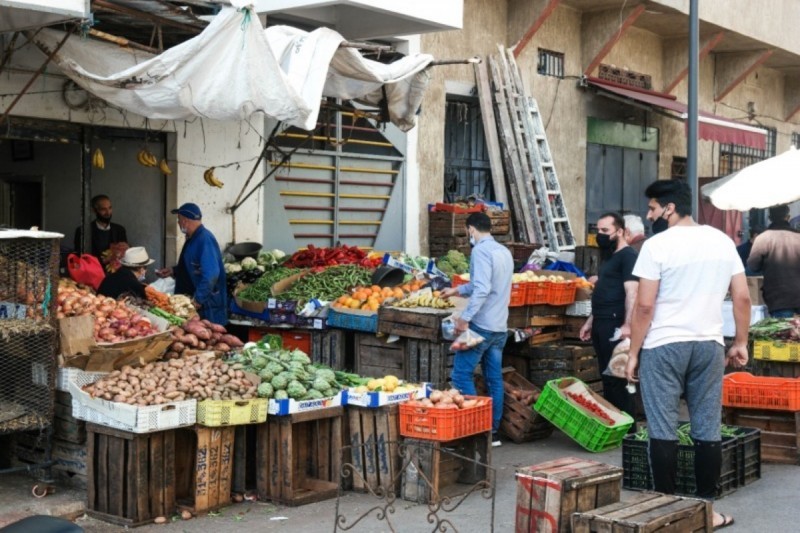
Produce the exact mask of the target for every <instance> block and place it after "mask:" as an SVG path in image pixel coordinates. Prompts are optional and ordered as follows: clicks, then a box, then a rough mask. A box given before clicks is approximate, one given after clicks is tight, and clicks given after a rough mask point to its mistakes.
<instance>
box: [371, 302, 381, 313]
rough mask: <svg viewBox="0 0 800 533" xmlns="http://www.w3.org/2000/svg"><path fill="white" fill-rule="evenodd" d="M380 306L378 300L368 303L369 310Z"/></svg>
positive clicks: (374, 309) (375, 309)
mask: <svg viewBox="0 0 800 533" xmlns="http://www.w3.org/2000/svg"><path fill="white" fill-rule="evenodd" d="M380 306H381V304H379V303H378V302H370V303H369V308H370V310H371V311H377V310H378V308H379V307H380Z"/></svg>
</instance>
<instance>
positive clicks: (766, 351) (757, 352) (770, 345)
mask: <svg viewBox="0 0 800 533" xmlns="http://www.w3.org/2000/svg"><path fill="white" fill-rule="evenodd" d="M753 359H761V360H763V361H786V362H792V363H796V362H798V361H800V342H781V343H777V342H771V341H755V342H754V343H753Z"/></svg>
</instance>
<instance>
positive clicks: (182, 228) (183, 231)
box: [178, 225, 186, 235]
mask: <svg viewBox="0 0 800 533" xmlns="http://www.w3.org/2000/svg"><path fill="white" fill-rule="evenodd" d="M178 227H179V228H180V230H181V233H183V234H184V235H186V228H184V227H183V226H181V225H178Z"/></svg>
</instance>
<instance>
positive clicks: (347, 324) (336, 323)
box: [328, 309, 378, 333]
mask: <svg viewBox="0 0 800 533" xmlns="http://www.w3.org/2000/svg"><path fill="white" fill-rule="evenodd" d="M328 327H331V328H339V329H352V330H355V331H365V332H368V333H375V332H377V331H378V313H372V314H366V313H364V314H359V313H346V312H341V311H337V310H336V309H331V310H330V311H328Z"/></svg>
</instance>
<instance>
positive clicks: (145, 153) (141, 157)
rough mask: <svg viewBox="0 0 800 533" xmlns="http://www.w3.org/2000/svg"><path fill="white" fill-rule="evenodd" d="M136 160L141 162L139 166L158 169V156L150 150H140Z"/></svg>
mask: <svg viewBox="0 0 800 533" xmlns="http://www.w3.org/2000/svg"><path fill="white" fill-rule="evenodd" d="M136 160H137V161H139V164H140V165H142V166H145V167H156V166H158V159H156V156H154V155H153V154H151V153H150V151H149V150H147V149H146V148H145V149H143V150H139V153H138V154H136Z"/></svg>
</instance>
